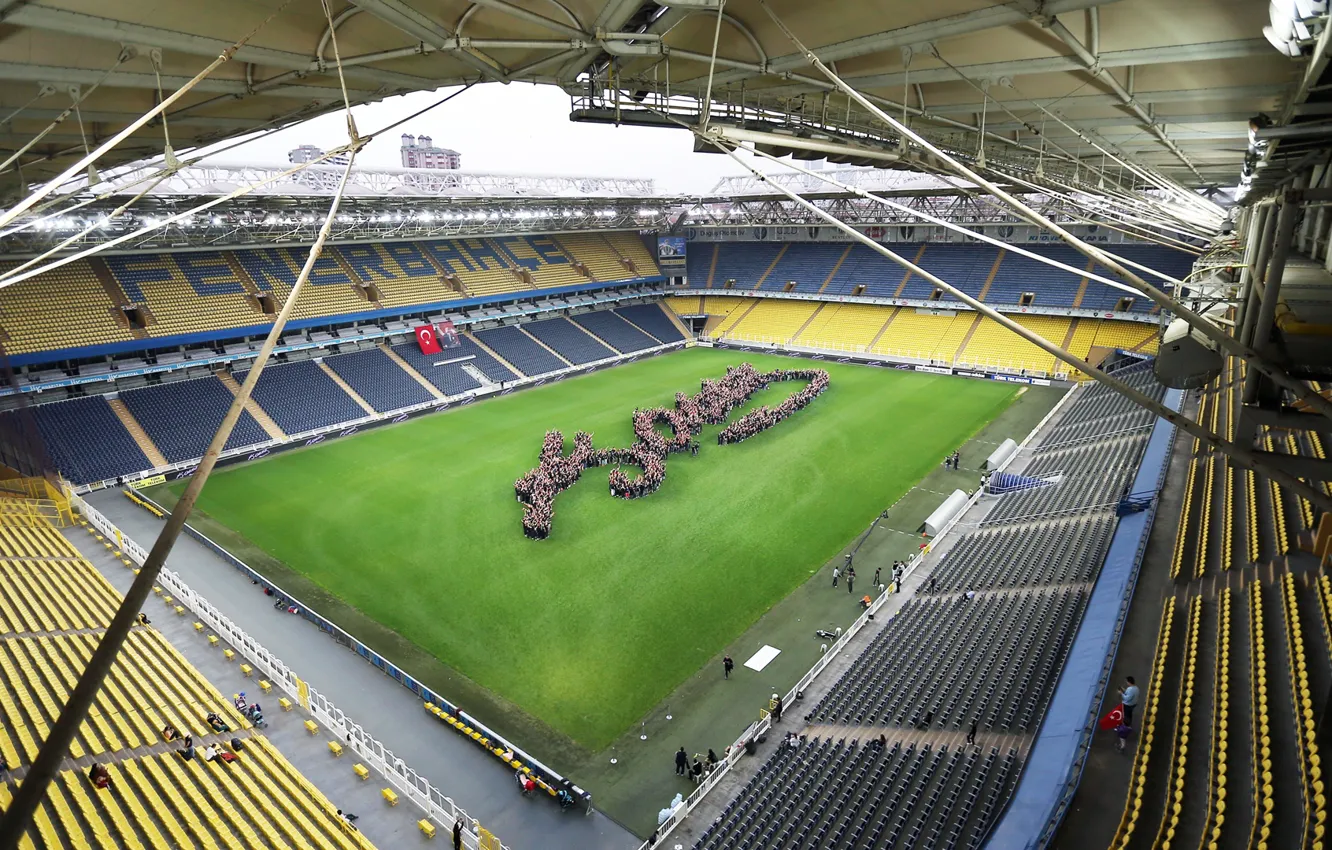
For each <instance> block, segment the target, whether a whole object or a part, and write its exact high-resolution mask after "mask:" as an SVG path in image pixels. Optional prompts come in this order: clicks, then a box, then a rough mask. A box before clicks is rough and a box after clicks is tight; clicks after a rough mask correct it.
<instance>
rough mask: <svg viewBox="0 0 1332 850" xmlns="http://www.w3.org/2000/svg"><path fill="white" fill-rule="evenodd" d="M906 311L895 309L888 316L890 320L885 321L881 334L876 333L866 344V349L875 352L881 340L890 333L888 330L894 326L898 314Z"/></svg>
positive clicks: (901, 308)
mask: <svg viewBox="0 0 1332 850" xmlns="http://www.w3.org/2000/svg"><path fill="white" fill-rule="evenodd" d="M905 309H906V308H905V307H894V308H893V309H892V312H890V313H889V314H888V318H887V319H886V320H885V321H884V323H883V327H881V328H879V332H878V333H876V334H875V335H874V337H873V338H872V339H871V340H870V341H869V342H868V343H866V347H867V348H869V349H871V350H873V349H874V347H875V346H876V345H878V344H879V340H881V339H883V335H884V334H886V333H888V328H889V327H891V326H892V324H893V319H896V318H897V316H898V314H899V313H901V312H902V311H903V310H905Z"/></svg>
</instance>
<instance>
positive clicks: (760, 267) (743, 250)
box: [712, 242, 831, 289]
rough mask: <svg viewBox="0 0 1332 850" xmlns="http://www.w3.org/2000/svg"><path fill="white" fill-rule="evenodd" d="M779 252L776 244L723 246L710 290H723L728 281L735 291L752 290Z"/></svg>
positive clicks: (779, 246)
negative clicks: (731, 282) (732, 282)
mask: <svg viewBox="0 0 1332 850" xmlns="http://www.w3.org/2000/svg"><path fill="white" fill-rule="evenodd" d="M781 250H782V245H781V244H780V243H776V242H738V243H735V244H726V245H723V246H722V249H721V253H720V254H719V255H718V257H717V268H716V270H714V271H713V273H712V288H713V289H724V288H725V287H726V284H727V282H728V281H735V283H734V284H732V286H733V287H734V288H735V289H753V288H754V287H756V286H757V285H758V282H759V280H760V279H761V278H762V277H763V275H764V274H766V273H767V271H768V268H769V267H770V266H771V265H772V264H773V261H774V260H776V259H777V254H778V252H780V251H781ZM829 268H831V265H829ZM779 288H780V287H779Z"/></svg>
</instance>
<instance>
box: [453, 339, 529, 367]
mask: <svg viewBox="0 0 1332 850" xmlns="http://www.w3.org/2000/svg"><path fill="white" fill-rule="evenodd" d="M463 336H465V337H467V338H468V339H470V340H471V341H472V342H474V343H475V344H476V347H477V348H479V349H481V350H482V351H484V352H485V353H487V354H489V355H490V356H491V357H494V358H495V359H496V360H497V361H499V364H500V365H501V366H503V367H504V368H505V369H508V370H509V371H510V372H512V373H513V374H514V375H521V374H523V370H522V369H519V368H518V367H517V366H514V365H513V364H512V363H510V362H509V361H507V360H505V359H504V358H503V357H500V356H499V354H498V353H497V352H496V351H495V349H493V348H491V347H490V346H488V345H486V344H485V343H484V342H482V341H481V340H480V339H478V338H477V337H476V335H475V334H473V333H472V332H471V331H464V332H463Z"/></svg>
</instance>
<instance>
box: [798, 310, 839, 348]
mask: <svg viewBox="0 0 1332 850" xmlns="http://www.w3.org/2000/svg"><path fill="white" fill-rule="evenodd" d="M829 306H830V305H829V303H828V302H827V301H820V302H819V305H818V306H817V307H815V308H814V312H813V313H810V314H809V318H808V319H806V320H805V321H804V322H803V323H802V324H801V325H800V327H799V328H797V329H796V332H795V333H793V334H791V341H792V342H795V341H796V340H797V339H799V338H800V335H801V334H802V333H804V332H805V331H806V330H808V329H809V326H810V325H812V324H814V320H815V319H817V318H818V317H819V314H820V313H822V312H823V311H824V309H826V308H827V307H829ZM833 309H834V310H836V309H837V308H836V307H833Z"/></svg>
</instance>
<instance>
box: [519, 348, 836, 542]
mask: <svg viewBox="0 0 1332 850" xmlns="http://www.w3.org/2000/svg"><path fill="white" fill-rule="evenodd" d="M778 381H808V382H809V383H808V384H807V385H806V386H805V387H803V388H802V389H800V390H799V391H797V392H795V393H792V394H791V395H790V396H788V397H787V398H786V399H785V400H784V401H783V402H782V403H781V404H779V405H777V406H776V407H768V406H766V405H764V406H761V407H758V408H755V409H754V410H751V411H750V412H749V413H746V414H745V415H744V416H742V417H740V418H739V419H737V420H736V421H735V422H732V423H731V424H730V425H728V426H726V427H725V428H723V429H722V431H721V432H720V433H719V434H718V435H717V444H718V445H727V444H728V443H738V442H740V441H742V440H746V439H748V438H750V437H752V436H754V435H755V434H758V433H760V432H762V431H765V430H767V429H768V428H771V427H772V426H773V425H776V424H777V423H778V422H781V421H782V420H783V419H785V418H786V417H788V416H790V415H791V414H793V413H795V412H796V411H797V410H800V409H801V408H803V407H805V406H806V405H807V404H809V403H810V402H811V401H813V400H814V399H815V398H817V397H818V396H819V395H820V394H821V393H822V392H823V391H824V390H826V389H827V388H828V373H827V372H825V371H824V370H822V369H774V370H773V371H771V372H759V371H757V370H756V369H755V368H754V367H753V366H752V365H750V364H748V363H742V364H740V365H739V366H731V367H728V368H727V369H726V375H725V377H723V378H721V379H720V380H715V381H714V380H704V381H702V387H701V389H700V390H699V391H698V392H697V393H696V394H694V395H692V396H689V395H685V394H684V393H676V394H675V407H674V408H667V407H654V408H649V409H647V410H635V411H634V436H635V437H636V438H637V439H636V440H635V442H634V444H633V445H632V446H630V447H628V448H624V449H596V448H593V447H592V435H591V434H589V433H588V432H586V431H579V432H577V433H576V434H574V447H573V452H572V453H570V454H567V455H566V454H565V453H564V434H563V433H562V432H560V431H547V432H546V436H545V439H544V440H543V441H542V444H541V455H540V462H539V463H538V464H537V466H536V468H535V469H532V470H530V471H529V472H528V473H527V474H526V475H524V476H523V477H522V478H519V479H518V480H517V481H516V482H514V485H513V487H514V494H515V495H516V496H517V498H518V501H519V502H521V503H522V505H523V534H525V535H527V536H528V537H532V538H535V539H538V540H543V539H545V538H546V537H548V536H550V528H551V524H552V522H553V520H554V518H555V497H556V496H558V495H559V494H560V493H562V492H564V491H565V490H567V489H568V488H570V487H572V486H573V485H574V484H575V483H577V481H578V479H579V477H580V476H581V475H582V474H583V470H584V469H587V468H588V467H591V466H606V465H608V464H615V468H614V469H612V470H611V472H610V492H611V495H613V496H618V497H620V498H622V499H637V498H639V497H641V496H646V495H647V494H648V493H652V492H654V491H655V490H656V489H657V488H658V487H660V486H661V482H662V481H663V480H665V478H666V458H667V456H668V455H670V453H671V452H681V451H687V450H689V449H690V448H691V447H692V446H693V444H694V437H695V436H696V435H697V434H698V433H699V432H700V431H702V430H703V426H704V425H720V424H721V423H722V422H724V421H725V420H726V417H727V416H729V415H730V413H731V411H732V410H734V409H735V408H737V407H739V406H741V405H743V404H744V403H745V402H747V401H749V399H750V398H751V397H752V396H753V395H754V393H756V392H758V391H759V390H761V389H764V388H766V387H768V386H769V385H770V384H773V383H776V382H778ZM658 425H666V426H668V428H669V430H670V435H669V436H668V435H666V434H664V433H662V432H661V431H659V430H658V429H657V426H658ZM625 466H636V467H638V468H639V469H640V470H642V471H641V473H640V474H639V475H637V476H635V477H633V478H630V477H629V475H628V474H627V473H625V471H624V469H623V467H625Z"/></svg>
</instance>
